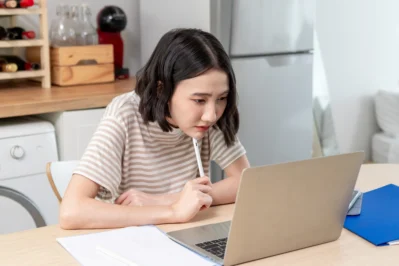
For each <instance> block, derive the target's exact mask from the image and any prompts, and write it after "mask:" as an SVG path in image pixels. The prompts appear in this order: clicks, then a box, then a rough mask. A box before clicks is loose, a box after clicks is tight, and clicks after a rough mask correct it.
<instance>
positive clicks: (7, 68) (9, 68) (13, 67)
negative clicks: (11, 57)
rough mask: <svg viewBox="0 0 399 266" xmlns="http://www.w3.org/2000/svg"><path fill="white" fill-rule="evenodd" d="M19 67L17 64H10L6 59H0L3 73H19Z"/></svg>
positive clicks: (0, 68)
mask: <svg viewBox="0 0 399 266" xmlns="http://www.w3.org/2000/svg"><path fill="white" fill-rule="evenodd" d="M17 70H18V66H17V64H15V63H9V62H7V61H6V60H4V59H0V71H1V72H17Z"/></svg>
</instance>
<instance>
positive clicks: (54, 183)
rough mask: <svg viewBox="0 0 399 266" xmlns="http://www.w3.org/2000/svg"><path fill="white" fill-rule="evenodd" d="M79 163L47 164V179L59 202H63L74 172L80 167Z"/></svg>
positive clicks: (61, 162)
mask: <svg viewBox="0 0 399 266" xmlns="http://www.w3.org/2000/svg"><path fill="white" fill-rule="evenodd" d="M78 162H79V161H59V162H49V163H47V167H46V173H47V177H48V180H49V182H50V185H51V188H52V189H53V191H54V194H55V196H56V197H57V199H58V201H59V202H61V201H62V197H63V196H64V193H65V191H66V188H67V187H68V184H69V181H70V180H71V177H72V172H73V170H74V169H75V168H76V166H77V165H78Z"/></svg>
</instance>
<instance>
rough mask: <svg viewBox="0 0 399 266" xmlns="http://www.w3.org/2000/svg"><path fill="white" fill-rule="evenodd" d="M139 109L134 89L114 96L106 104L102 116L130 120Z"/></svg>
mask: <svg viewBox="0 0 399 266" xmlns="http://www.w3.org/2000/svg"><path fill="white" fill-rule="evenodd" d="M138 109H139V101H138V96H137V94H136V93H135V92H134V91H131V92H127V93H124V94H121V95H118V96H116V97H115V98H113V99H112V100H111V102H110V103H109V104H108V105H107V107H106V110H105V114H104V117H113V118H116V119H120V120H126V119H128V120H130V119H132V118H134V117H136V114H138Z"/></svg>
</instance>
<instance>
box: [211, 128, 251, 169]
mask: <svg viewBox="0 0 399 266" xmlns="http://www.w3.org/2000/svg"><path fill="white" fill-rule="evenodd" d="M209 139H210V148H211V160H213V161H215V162H216V163H217V164H218V165H219V166H220V168H222V169H225V168H226V167H227V166H229V165H230V164H231V163H233V162H234V161H235V160H237V159H238V158H240V157H241V156H242V155H244V154H245V153H246V151H245V148H244V147H243V146H242V144H241V142H240V140H239V139H238V137H236V141H235V142H234V143H233V145H232V146H230V147H227V145H226V143H225V141H224V136H223V133H222V131H221V130H219V129H212V130H211V131H210V135H209Z"/></svg>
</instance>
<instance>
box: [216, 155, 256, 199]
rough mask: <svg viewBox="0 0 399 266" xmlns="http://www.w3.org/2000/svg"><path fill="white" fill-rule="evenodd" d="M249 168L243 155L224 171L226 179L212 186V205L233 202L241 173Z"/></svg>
mask: <svg viewBox="0 0 399 266" xmlns="http://www.w3.org/2000/svg"><path fill="white" fill-rule="evenodd" d="M249 167H250V165H249V162H248V159H247V156H246V155H245V154H244V155H242V156H241V157H239V158H238V159H237V160H235V161H234V162H233V163H231V164H230V165H229V166H227V167H226V168H225V169H224V171H225V173H226V175H227V176H228V178H225V179H223V180H221V181H219V182H216V183H214V184H213V185H212V191H211V192H210V195H211V197H212V199H213V203H212V205H220V204H227V203H233V202H235V200H236V196H237V190H238V186H239V184H240V178H241V173H242V171H243V170H244V169H245V168H249Z"/></svg>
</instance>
